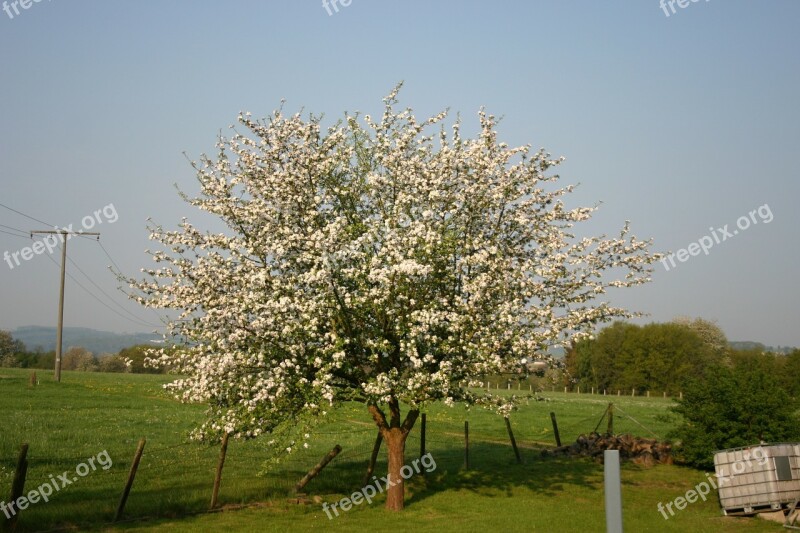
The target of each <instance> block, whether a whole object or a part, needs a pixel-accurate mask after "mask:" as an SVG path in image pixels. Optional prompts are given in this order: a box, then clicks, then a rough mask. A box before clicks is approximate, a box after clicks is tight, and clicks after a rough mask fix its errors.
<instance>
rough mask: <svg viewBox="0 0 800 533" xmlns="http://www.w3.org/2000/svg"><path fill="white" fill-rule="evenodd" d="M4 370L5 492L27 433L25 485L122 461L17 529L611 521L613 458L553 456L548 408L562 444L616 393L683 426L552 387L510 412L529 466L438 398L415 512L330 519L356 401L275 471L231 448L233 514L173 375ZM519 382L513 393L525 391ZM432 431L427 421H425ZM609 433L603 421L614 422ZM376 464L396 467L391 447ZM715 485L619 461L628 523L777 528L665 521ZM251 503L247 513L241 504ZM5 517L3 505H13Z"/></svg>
mask: <svg viewBox="0 0 800 533" xmlns="http://www.w3.org/2000/svg"><path fill="white" fill-rule="evenodd" d="M29 375H30V371H26V370H20V369H0V413H2V414H0V502H2V501H4V500H6V499H8V497H9V494H10V487H11V480H12V476H13V470H14V464H15V461H16V456H17V454H18V451H19V447H20V445H21V443H23V442H26V443H29V445H30V450H29V453H28V460H29V463H30V466H29V471H28V481H27V483H26V492H27V491H30V490H32V489H35V488H36V487H37V486H39V485H41V484H43V483H46V482H48V480H49V479H50V476H51V475H53V476H55V477H56V478H57V477H58V475H59V474H61V473H62V472H70V475H72V476H73V477H75V476H74V473H75V471H76V465H79V464H81V463H84V462H86V460H87V458H89V457H96V456H97V455H98V454H99V453H100V452H102V451H107V452H108V456H109V457H110V458H111V459H112V460H113V466H111V467H110V468H108V469H107V470H103V469H102V468H98V469H97V470H95V471H92V472H89V473H88V474H87V475H86V476H85V477H79V478H78V479H77V480H76V481H75V482H74V483H72V484H71V485H69V486H66V487H64V488H63V489H62V490H60V491H58V492H56V493H54V494H53V495H52V496H51V497H50V501H49V502H47V503H45V502H39V503H36V504H34V505H32V506H31V507H29V508H28V509H26V510H25V511H23V512H22V514H21V515H20V520H19V524H18V528H17V529H18V531H43V530H53V529H73V530H81V531H86V530H104V531H160V530H165V529H169V530H174V531H198V530H199V531H214V530H222V529H226V530H229V531H249V530H261V531H288V530H291V531H316V530H319V529H325V530H330V531H397V530H400V531H406V530H414V531H437V532H446V531H487V530H490V531H544V532H550V531H553V532H572V531H575V532H579V531H580V532H586V531H589V532H592V531H605V518H604V503H603V490H602V489H603V487H602V484H603V468H602V465H599V464H596V463H594V462H592V461H590V460H583V459H553V458H543V457H542V456H541V453H540V451H541V449H542V447H544V446H552V445H553V431H552V427H551V423H550V412H551V411H552V412H555V413H556V415H557V418H558V422H559V429H560V433H561V438H562V441H563V442H565V443H568V442H571V441H572V440H574V439H575V437H576V436H577V435H578V434H580V433H587V432H589V431H592V430H593V429H594V428H595V427H596V426H597V425H598V422H599V421H600V418H601V416H602V414H603V412H604V411H605V409H606V406H607V404H608V402H609V401H613V402H614V404H615V417H614V429H615V431H616V432H618V433H623V432H630V433H634V434H637V435H642V436H650V435H657V436H659V437H663V436H664V435H665V434H666V433H667V432H668V431H669V429H670V428H671V427H672V425H673V424H674V420H671V419H670V417H669V416H668V407H669V405H670V404H671V401H670V400H668V399H666V400H665V399H662V398H652V399H647V398H630V397H619V398H618V397H616V396H615V397H603V396H597V395H587V394H583V395H577V394H564V393H556V392H553V393H545V394H543V396H544V397H545V398H546V400H547V401H532V402H530V403H529V404H528V405H525V406H523V407H522V408H521V409H520V410H519V411H518V412H515V413H514V414H513V415H512V417H511V421H512V424H513V427H514V432H515V437H516V439H517V442H518V444H519V445H520V448H521V451H522V455H523V464H522V465H518V464H516V461H515V458H514V454H513V452H512V449H511V446H510V444H509V440H508V435H507V433H506V428H505V425H504V423H503V421H502V419H501V418H498V417H497V416H496V415H493V414H491V413H488V412H485V411H483V410H472V411H466V410H464V409H463V408H447V407H445V406H440V405H435V406H432V407H431V408H430V409H429V410H428V411H427V421H428V425H427V426H428V431H427V439H426V440H427V446H426V449H427V451H429V452H431V455H432V457H433V458H434V460H435V461H436V469H435V470H434V471H433V472H431V473H430V474H428V475H426V476H425V477H422V476H415V477H414V478H412V479H411V480H410V482H409V483H408V485H407V492H406V510H405V511H404V512H403V513H402V514H401V515H397V514H395V513H388V512H386V511H385V510H384V509H383V508H382V500H381V498H380V497H378V498H377V499H376V501H375V502H374V503H373V504H372V505H367V504H362V505H360V506H358V507H356V508H354V509H353V510H351V511H349V512H347V513H343V514H342V515H341V516H339V517H338V518H334V519H333V520H329V519H328V517H327V516H326V514H325V513H324V512H323V510H322V507H321V503H322V502H328V503H332V502H335V501H337V500H339V499H340V498H342V497H343V496H345V495H348V494H351V493H352V492H353V491H354V490H356V489H358V488H360V486H361V480H362V477H363V475H364V472H365V469H366V464H367V461H368V458H369V453H370V450H371V448H372V444H373V442H374V438H375V433H376V430H375V428H374V426H373V425H372V424H371V422H370V419H369V417H368V415H367V413H366V410H365V409H364V407H363V406H361V405H346V406H344V407H343V408H342V409H340V410H338V411H337V412H336V413H335V414H334V416H333V417H332V419H331V420H330V421H329V422H328V423H326V424H325V425H324V426H322V427H320V428H319V431H318V433H317V435H316V437H315V439H314V440H312V443H311V446H310V448H309V449H308V450H301V451H300V452H298V453H297V454H295V455H293V456H291V458H290V460H287V461H286V462H285V463H283V464H281V465H280V466H278V467H277V468H275V469H273V470H271V471H269V472H268V473H266V474H264V473H262V472H263V465H264V457H265V451H264V449H263V447H262V446H263V445H262V444H261V443H260V442H259V441H251V442H244V443H243V442H233V441H232V443H231V445H230V447H229V450H228V456H227V460H226V463H225V469H224V473H223V478H222V487H221V490H220V503H221V504H222V505H223V506H224V507H223V510H222V511H220V512H214V513H207V512H205V511H206V510H207V509H208V506H209V502H210V498H211V489H212V483H213V479H214V471H215V468H216V463H217V458H218V455H219V447H218V446H213V447H212V446H204V445H199V444H195V443H190V442H187V440H186V435H187V433H188V431H189V430H190V429H192V428H193V427H194V426H196V425H197V424H198V423H199V422H200V421H201V420H202V417H203V412H204V408H203V407H202V406H197V405H182V404H179V403H177V402H175V401H174V400H172V399H171V398H170V397H168V396H167V395H165V394H164V392H163V391H162V389H161V385H162V384H163V383H165V382H167V381H168V380H169V378H168V377H165V376H148V375H130V374H99V373H73V372H64V373H63V377H62V379H63V381H62V383H60V384H57V383H54V382H53V381H52V373H48V372H42V371H39V372H38V375H39V379H40V384H39V385H38V386H36V387H30V386H29V385H28V379H29ZM514 392H516V391H514ZM465 420H468V421H469V425H470V469H469V470H465V469H464V468H463V464H464V449H463V447H464V444H463V443H464V438H463V431H464V421H465ZM418 426H419V423H418ZM418 426H417V427H416V428H415V429H414V431H412V434H411V435H410V437H409V441H408V444H407V449H406V458H407V463H408V462H410V461H411V460H412V459H414V458H416V457H417V456H418V455H419V430H418ZM601 428H605V422H603V424H602V425H601ZM142 437H146V439H147V444H146V447H145V451H144V455H143V457H142V461H141V465H140V467H139V473H138V475H137V478H136V481H135V483H134V486H133V491H132V492H131V495H130V497H129V499H128V504H127V506H126V511H125V517H124V518H125V521H124V522H122V523H120V524H116V525H112V524H111V522H112V519H113V517H114V512H115V509H116V506H117V503H118V501H119V498H120V494H121V492H122V488H123V486H124V483H125V479H126V476H127V472H128V469H129V467H130V463H131V460H132V458H133V454H134V451H135V449H136V445H137V442H138V441H139V439H140V438H142ZM335 444H340V445H341V446H342V449H343V451H342V453H341V454H340V455H339V456H338V457H337V458H336V459H335V460H334V461H333V462H332V463H331V464H330V465H329V466H328V468H326V469H325V470H324V471H323V472H322V474H320V476H319V477H318V478H316V479H314V480H313V481H312V482H311V483H310V484H309V485H308V487H307V493H308V497H307V500H306V501H305V502H300V503H298V502H297V500H296V497H293V494H292V488H293V486H294V484H295V483H296V482H297V481H298V480H299V479H300V478H301V477H302V476H303V474H304V473H305V472H306V471H307V470H308V469H309V468H310V467H312V466H313V465H314V464H315V463H316V462H317V461H318V460H319V458H320V457H321V456H322V455H323V454H324V453H325V452H327V451H328V450H329V449H331V448H332V447H333V446H334V445H335ZM377 472H378V473H379V474H380V475H385V457H383V454H382V461H381V462H379V464H378V467H377ZM704 479H705V475H704V473H703V472H700V471H696V470H693V469H689V468H684V467H678V466H666V465H659V466H656V467H653V468H650V469H645V468H641V467H639V466H637V465H634V464H631V463H624V464H623V467H622V483H623V489H622V490H623V508H624V510H623V514H624V520H625V529H626V531H636V532H640V531H654V532H655V531H659V532H660V531H675V532H684V531H696V532H717V531H733V532H740V531H741V532H744V531H748V532H750V531H753V532H755V531H779V530H783V529H782V528H781V526H780V525H778V524H774V523H768V522H765V521H762V520H759V519H755V518H731V517H723V516H722V515H721V513H720V510H719V505H718V503H717V500H716V494H714V493H712V495H711V496H710V497H709V500H708V501H705V502H703V501H698V502H696V503H693V504H691V505H689V506H688V507H687V508H686V509H685V510H683V511H680V512H678V513H677V514H676V515H675V516H674V517H671V518H670V519H669V520H665V519H664V518H663V516H662V515H661V514H660V513H659V512H658V511H657V508H656V505H657V504H658V502H663V503H665V504H666V503H667V502H669V501H671V500H673V499H674V498H676V497H678V496H682V495H684V493H685V492H686V491H687V490H689V489H691V488H693V487H694V486H695V484H697V483H698V482H700V481H702V480H704ZM242 505H244V506H246V507H245V508H239V506H242ZM0 516H2V515H0Z"/></svg>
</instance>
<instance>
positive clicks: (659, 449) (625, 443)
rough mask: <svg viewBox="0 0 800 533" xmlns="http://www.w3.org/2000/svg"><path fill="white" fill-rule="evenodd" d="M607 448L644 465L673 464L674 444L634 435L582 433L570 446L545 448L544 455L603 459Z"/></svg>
mask: <svg viewBox="0 0 800 533" xmlns="http://www.w3.org/2000/svg"><path fill="white" fill-rule="evenodd" d="M605 450H619V456H620V459H630V460H631V461H633V462H634V463H637V464H640V465H642V466H648V467H649V466H653V465H654V464H656V463H661V464H672V462H673V460H672V446H671V445H670V444H669V443H666V442H660V441H658V440H656V439H647V438H644V437H634V436H633V435H629V434H624V435H601V434H600V433H595V432H593V433H589V434H588V435H580V436H579V437H578V439H577V440H576V441H575V442H573V443H572V444H570V445H568V446H559V447H558V448H554V449H552V450H545V451H543V452H542V454H543V455H549V456H556V457H563V456H573V457H574V456H582V457H592V458H594V459H595V460H598V461H600V462H602V461H603V452H604V451H605Z"/></svg>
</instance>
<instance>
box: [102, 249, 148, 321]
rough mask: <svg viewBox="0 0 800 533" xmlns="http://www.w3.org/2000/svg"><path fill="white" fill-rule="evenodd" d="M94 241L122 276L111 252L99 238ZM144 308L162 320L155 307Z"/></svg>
mask: <svg viewBox="0 0 800 533" xmlns="http://www.w3.org/2000/svg"><path fill="white" fill-rule="evenodd" d="M95 242H97V244H99V245H100V248H102V250H103V253H104V254H106V257H108V260H109V261H111V264H112V265H114V268H116V269H117V273H119V275H120V276H122V269H121V268H120V267H119V265H118V264H117V262H116V261H114V258H113V257H111V254H110V253H108V250H106V247H105V246H103V243H102V242H100V241H99V240H98V241H95ZM145 308H146V309H149V310H150V312H151V313H153V315H155V317H156V318H157V319H158V320H159V321H161V320H162V317H161V315H159V314H158V312H156V310H155V309H153V308H152V307H149V306H145Z"/></svg>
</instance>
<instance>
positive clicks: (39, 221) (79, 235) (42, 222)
mask: <svg viewBox="0 0 800 533" xmlns="http://www.w3.org/2000/svg"><path fill="white" fill-rule="evenodd" d="M0 207H5V208H6V209H8V210H9V211H13V212H14V213H17V214H18V215H22V216H24V217H25V218H28V219H30V220H33V221H36V222H38V223H39V224H44V225H45V226H49V227H51V228H56V229H58V226H56V225H55V224H50V223H48V222H45V221H44V220H39V219H38V218H36V217H32V216H30V215H26V214H25V213H23V212H22V211H17V210H16V209H14V208H13V207H8V206H7V205H5V204H0ZM3 227H8V226H3ZM12 229H13V228H12ZM22 233H25V232H24V231H23V232H22ZM70 233H71V234H72V235H76V236H78V237H83V238H84V239H89V238H90V237H89V236H88V235H84V234H83V233H81V232H80V231H72V230H70Z"/></svg>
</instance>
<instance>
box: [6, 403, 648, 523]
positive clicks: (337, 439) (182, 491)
mask: <svg viewBox="0 0 800 533" xmlns="http://www.w3.org/2000/svg"><path fill="white" fill-rule="evenodd" d="M569 402H570V400H569V398H562V399H560V400H559V402H558V403H555V404H541V403H539V402H532V404H531V405H528V406H523V408H522V409H520V411H519V412H515V413H514V414H512V415H511V417H510V419H509V421H510V423H509V425H510V426H511V428H512V431H513V436H514V440H515V443H516V446H517V451H518V453H519V457H520V459H519V461H517V456H516V454H515V450H514V448H513V447H512V444H511V435H510V434H509V432H508V431H507V426H506V424H505V421H504V419H503V418H501V417H499V416H496V415H487V414H486V413H485V412H475V411H467V412H465V414H464V416H463V417H461V420H459V417H458V416H454V415H453V413H452V412H443V411H441V410H439V411H436V412H431V413H428V415H427V416H426V420H425V438H424V449H423V444H422V426H423V423H422V417H420V419H418V420H417V423H416V424H415V426H414V428H413V429H412V431H411V432H410V434H409V435H408V439H407V441H406V448H405V462H406V464H409V463H410V462H411V461H413V460H414V459H417V458H419V457H420V456H422V455H423V454H428V453H429V454H430V456H431V457H432V459H433V461H435V465H436V466H435V468H436V471H437V474H442V473H444V474H446V473H448V472H455V471H460V470H462V469H464V468H467V465H468V467H469V469H470V470H478V471H480V470H486V471H490V470H496V469H497V466H498V465H510V464H514V463H516V462H524V463H530V462H533V461H538V460H544V459H542V454H541V450H542V449H543V448H545V447H553V446H555V444H556V443H555V435H554V427H553V425H552V423H551V418H550V413H551V412H552V413H554V414H557V413H560V414H559V415H557V416H562V418H560V419H558V424H559V432H560V436H561V440H562V442H563V443H565V444H568V443H570V442H572V441H574V440H575V438H576V437H577V436H578V435H580V434H585V433H589V432H591V431H592V430H593V429H597V428H598V426H600V423H602V422H603V417H604V416H605V414H606V410H607V409H608V404H607V403H605V402H602V401H598V402H596V403H588V404H586V405H584V408H583V409H582V410H576V409H575V408H574V406H571V405H569ZM543 407H544V408H543ZM629 411H635V406H630V405H628V406H626V407H625V408H624V409H622V408H620V407H618V406H617V407H615V413H614V415H615V416H614V422H613V423H614V432H615V433H632V434H638V435H646V436H651V434H652V435H657V432H656V431H655V430H653V429H652V427H654V426H655V427H656V428H658V424H659V420H658V414H659V412H658V411H656V412H654V413H647V414H646V416H643V415H642V414H641V413H638V412H637V413H636V416H634V415H632V414H631V413H630V412H629ZM467 425H468V427H465V426H467ZM467 429H468V435H467V432H466V430H467ZM602 430H605V426H603V427H602ZM377 434H378V431H377V428H376V427H375V425H374V424H373V423H371V422H370V421H369V419H368V418H366V417H364V418H363V419H361V420H358V419H356V418H347V419H345V420H340V421H338V422H337V423H336V425H334V426H328V427H323V428H321V430H320V431H318V432H316V433H315V435H314V439H313V443H312V445H311V446H309V448H307V449H306V448H303V447H302V446H299V447H298V449H297V450H296V451H295V452H294V453H292V454H290V455H289V456H287V457H286V458H284V459H283V460H282V461H281V462H280V463H279V464H278V465H277V466H275V467H273V468H270V469H268V470H266V471H264V464H265V448H264V445H263V443H262V444H259V441H258V440H256V441H247V442H239V441H234V440H231V443H230V445H229V447H228V450H227V456H226V458H225V465H224V469H223V471H222V479H221V487H220V491H219V505H221V506H237V505H249V504H255V503H257V502H264V501H270V500H276V499H286V500H291V499H294V500H298V499H300V500H304V501H309V499H310V501H312V502H313V501H314V499H313V498H314V496H317V501H319V498H320V497H322V498H334V497H335V495H338V494H350V493H352V492H353V491H354V490H358V489H359V488H361V487H362V486H363V484H364V481H365V475H366V473H367V468H368V465H369V463H370V457H371V455H372V452H373V448H374V446H375V441H376V437H377ZM128 440H129V439H128ZM336 445H340V446H341V448H342V450H341V453H339V454H338V456H337V457H336V458H335V459H334V460H333V461H331V463H330V464H329V465H328V466H327V467H326V468H324V469H323V470H322V471H321V472H320V473H319V474H318V475H317V476H316V477H315V478H314V479H313V480H311V481H310V483H308V485H307V486H306V487H305V488H304V492H305V493H306V494H307V495H306V496H298V495H297V494H296V493H295V486H296V485H297V483H298V481H300V479H301V478H303V476H305V475H306V474H307V473H308V472H309V470H310V469H311V468H312V467H314V466H315V465H316V464H317V463H318V462H319V461H320V459H321V458H322V456H323V455H324V454H326V453H328V452H329V451H330V450H331V449H332V448H333V447H334V446H336ZM135 449H136V447H135V445H134V444H133V443H131V442H128V444H126V447H125V448H124V449H123V448H120V447H118V448H116V449H114V450H113V451H112V452H111V454H110V455H109V457H113V465H111V464H107V462H100V454H96V455H95V456H94V457H92V456H89V455H84V456H81V455H76V454H71V453H69V451H68V450H63V451H62V453H60V454H53V453H49V452H51V450H48V453H47V456H46V457H45V456H43V455H44V453H45V451H44V450H37V449H35V447H33V448H32V449H31V450H30V452H29V454H28V462H29V467H28V471H27V479H26V483H25V491H24V494H30V492H31V491H37V492H39V493H42V492H43V491H45V490H47V489H45V488H44V487H45V485H48V484H49V485H51V487H57V488H56V489H55V490H50V491H49V492H50V493H51V494H50V495H49V501H50V502H52V503H49V504H48V505H42V504H41V503H39V504H37V505H31V506H30V507H29V508H28V509H26V510H23V511H21V525H22V526H23V527H22V528H18V530H19V531H23V530H25V529H24V526H25V524H29V525H31V526H32V527H33V528H34V529H37V528H38V529H43V528H48V527H50V526H54V525H61V524H64V517H76V519H75V520H76V522H77V523H79V524H81V523H86V524H95V525H96V524H97V523H108V522H110V521H111V520H112V519H113V517H114V515H115V512H116V511H117V508H118V504H119V501H120V495H121V493H122V490H123V487H124V486H125V483H126V481H127V480H128V474H129V470H130V467H131V464H132V462H133V458H134V450H135ZM106 453H107V454H108V452H106ZM90 460H93V463H94V466H93V467H89V461H90ZM219 460H220V447H219V446H218V445H217V446H209V445H200V444H197V443H194V442H180V443H177V444H176V443H174V442H171V443H170V442H163V441H157V440H156V441H153V442H148V443H147V444H146V445H145V448H144V452H143V454H142V456H141V460H140V462H139V467H138V471H137V473H136V476H135V479H134V481H133V486H132V491H131V493H130V496H129V498H128V500H127V503H126V506H125V509H124V514H123V515H122V516H123V517H124V519H140V518H145V517H147V518H157V517H176V516H186V515H190V514H195V513H200V512H204V511H207V510H209V507H210V502H211V495H212V487H213V484H214V481H215V474H216V471H217V468H218V464H219ZM11 463H12V461H9V460H6V461H3V464H2V465H0V488H2V492H0V499H1V498H3V497H4V496H5V494H4V493H5V492H6V490H7V489H6V487H9V486H10V485H11V481H12V478H13V475H14V469H13V467H11V466H12V465H11ZM81 465H84V466H81ZM10 467H11V468H10ZM386 468H387V461H386V447H385V444H384V445H383V446H382V447H381V450H380V454H379V455H378V460H377V463H376V465H375V470H374V474H375V475H377V476H379V477H381V476H384V475H385V473H386ZM62 485H63V486H62ZM332 495H333V496H332ZM2 518H3V517H2V515H0V519H2ZM70 523H72V522H70Z"/></svg>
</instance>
